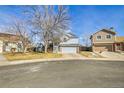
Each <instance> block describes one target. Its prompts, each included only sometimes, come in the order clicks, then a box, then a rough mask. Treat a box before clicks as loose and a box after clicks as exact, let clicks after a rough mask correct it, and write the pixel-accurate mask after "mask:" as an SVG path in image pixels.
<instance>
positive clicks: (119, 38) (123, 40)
mask: <svg viewBox="0 0 124 93" xmlns="http://www.w3.org/2000/svg"><path fill="white" fill-rule="evenodd" d="M116 42H124V36H117V37H116Z"/></svg>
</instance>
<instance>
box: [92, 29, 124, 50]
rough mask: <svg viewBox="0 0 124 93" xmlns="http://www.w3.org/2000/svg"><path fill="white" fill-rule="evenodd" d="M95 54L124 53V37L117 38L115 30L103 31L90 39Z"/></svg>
mask: <svg viewBox="0 0 124 93" xmlns="http://www.w3.org/2000/svg"><path fill="white" fill-rule="evenodd" d="M90 39H91V43H92V50H93V52H103V51H111V52H115V51H124V37H118V36H116V32H115V31H114V29H113V28H110V29H102V30H100V31H98V32H96V33H94V34H93V35H91V37H90Z"/></svg>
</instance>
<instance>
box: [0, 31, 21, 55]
mask: <svg viewBox="0 0 124 93" xmlns="http://www.w3.org/2000/svg"><path fill="white" fill-rule="evenodd" d="M11 51H14V52H22V51H23V45H22V43H21V41H20V38H19V36H17V35H14V34H8V33H0V53H5V52H11Z"/></svg>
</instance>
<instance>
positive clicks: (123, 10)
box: [0, 5, 124, 37]
mask: <svg viewBox="0 0 124 93" xmlns="http://www.w3.org/2000/svg"><path fill="white" fill-rule="evenodd" d="M23 10H24V7H23V6H0V27H1V26H2V25H4V24H7V23H8V22H9V21H11V17H9V16H10V15H11V16H16V17H19V18H23V13H22V12H23ZM69 15H70V18H71V30H72V32H73V33H75V34H76V35H77V36H79V37H83V36H85V35H90V34H92V33H94V32H96V31H98V30H100V29H103V28H110V27H114V28H115V31H116V32H117V35H119V36H124V6H93V5H92V6H91V5H90V6H84V5H80V6H79V5H73V6H69Z"/></svg>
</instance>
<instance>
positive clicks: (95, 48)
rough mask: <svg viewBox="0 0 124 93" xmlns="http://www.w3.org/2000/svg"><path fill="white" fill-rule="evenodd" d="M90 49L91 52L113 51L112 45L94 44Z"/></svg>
mask: <svg viewBox="0 0 124 93" xmlns="http://www.w3.org/2000/svg"><path fill="white" fill-rule="evenodd" d="M92 49H93V52H103V51H114V47H113V44H95V45H93V46H92Z"/></svg>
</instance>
